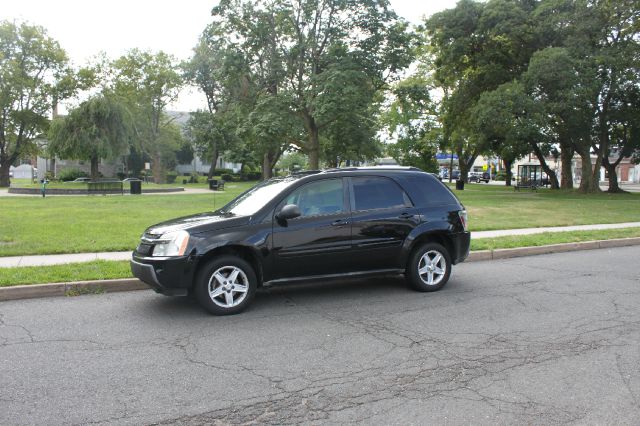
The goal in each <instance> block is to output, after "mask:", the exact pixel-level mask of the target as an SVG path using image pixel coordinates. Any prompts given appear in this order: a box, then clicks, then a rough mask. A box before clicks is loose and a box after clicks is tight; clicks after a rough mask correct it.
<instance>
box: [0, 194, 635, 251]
mask: <svg viewBox="0 0 640 426" xmlns="http://www.w3.org/2000/svg"><path fill="white" fill-rule="evenodd" d="M254 184H255V183H249V182H230V183H228V184H227V186H226V188H225V189H226V190H225V191H224V192H223V193H215V195H214V193H213V192H212V193H208V194H185V195H143V196H130V195H126V196H120V195H111V196H57V197H56V196H51V197H46V198H42V197H36V196H34V197H0V256H14V255H28V254H52V253H80V252H99V251H125V250H132V249H133V248H134V247H135V246H136V244H137V242H138V239H139V237H140V234H141V233H142V232H143V231H144V229H145V228H147V227H148V226H150V225H153V224H154V223H157V222H161V221H163V220H167V219H171V218H175V217H179V216H184V215H188V214H193V213H199V212H204V211H211V210H214V200H215V207H221V206H222V205H224V204H226V203H227V202H228V201H229V200H231V199H232V198H233V197H235V196H236V195H237V194H238V193H240V192H242V191H244V190H245V189H247V188H249V187H250V186H252V185H254ZM199 185H202V186H203V187H204V184H199ZM455 192H456V195H458V196H459V197H460V199H461V200H462V202H463V203H464V204H465V206H466V208H467V209H468V211H469V224H470V228H471V230H472V231H481V230H492V229H514V228H528V227H539V226H564V225H580V224H593V223H616V222H634V221H640V194H606V193H603V194H594V195H582V194H579V193H575V192H552V191H549V190H539V191H537V192H535V191H534V192H531V191H521V192H515V191H514V190H513V189H512V188H505V187H502V186H493V185H484V184H471V185H466V187H465V190H464V191H455ZM604 232H605V233H608V232H610V231H604ZM530 238H533V239H535V240H539V239H540V238H542V237H540V236H533V237H530ZM474 244H476V243H474Z"/></svg>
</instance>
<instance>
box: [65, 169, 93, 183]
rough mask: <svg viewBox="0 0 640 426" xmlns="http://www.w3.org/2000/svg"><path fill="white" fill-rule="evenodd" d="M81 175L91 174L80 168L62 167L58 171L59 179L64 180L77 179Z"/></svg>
mask: <svg viewBox="0 0 640 426" xmlns="http://www.w3.org/2000/svg"><path fill="white" fill-rule="evenodd" d="M79 177H89V175H88V174H87V173H85V172H83V171H82V170H79V169H62V170H60V171H59V172H58V179H60V180H61V181H63V182H68V181H71V180H75V179H78V178H79Z"/></svg>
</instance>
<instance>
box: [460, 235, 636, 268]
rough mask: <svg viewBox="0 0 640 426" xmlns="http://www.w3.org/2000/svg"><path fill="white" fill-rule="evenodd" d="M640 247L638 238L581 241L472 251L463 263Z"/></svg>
mask: <svg viewBox="0 0 640 426" xmlns="http://www.w3.org/2000/svg"><path fill="white" fill-rule="evenodd" d="M635 245H640V237H634V238H617V239H613V240H598V241H583V242H579V243H562V244H551V245H548V246H537V247H518V248H512V249H495V250H479V251H473V252H471V253H470V254H469V257H468V258H467V260H466V261H465V262H480V261H485V260H499V259H510V258H513V257H523V256H536V255H539V254H551V253H563V252H568V251H580V250H595V249H604V248H614V247H627V246H635Z"/></svg>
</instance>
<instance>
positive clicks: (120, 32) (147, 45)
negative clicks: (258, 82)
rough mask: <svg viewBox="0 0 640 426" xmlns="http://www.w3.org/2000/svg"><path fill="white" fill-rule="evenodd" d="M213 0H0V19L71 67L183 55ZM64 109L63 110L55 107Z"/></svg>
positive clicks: (427, 3) (402, 4)
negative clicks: (102, 56) (142, 54)
mask: <svg viewBox="0 0 640 426" xmlns="http://www.w3.org/2000/svg"><path fill="white" fill-rule="evenodd" d="M390 3H391V7H392V8H393V10H395V11H396V13H397V14H398V15H400V16H402V17H403V18H405V19H406V20H408V21H409V22H411V23H413V24H418V23H420V22H421V21H422V18H423V17H425V16H430V15H431V14H433V13H435V12H438V11H440V10H444V9H448V8H451V7H454V6H455V3H456V1H455V0H390ZM216 4H217V1H216V0H182V1H176V0H173V1H167V0H109V1H108V2H96V1H92V0H84V1H82V0H56V1H53V0H0V20H5V19H6V20H20V21H28V22H29V23H30V24H35V25H40V26H42V27H44V28H46V29H47V32H48V34H49V36H51V37H52V38H53V39H55V40H57V41H58V42H59V43H60V45H61V46H62V48H64V49H65V50H66V51H67V54H68V55H69V57H70V59H71V61H72V62H73V64H74V65H76V66H82V65H84V64H86V63H87V62H88V61H90V60H91V58H93V57H94V56H96V55H97V54H98V53H99V52H105V53H106V54H107V56H108V57H111V58H117V57H119V56H120V55H122V54H124V53H125V52H126V51H127V50H128V49H131V48H134V47H137V48H139V49H143V50H144V49H148V50H152V51H158V50H163V51H165V52H167V53H170V54H172V55H174V56H176V57H177V58H178V59H180V60H183V59H187V58H188V57H189V56H190V55H191V49H192V48H193V46H195V44H196V42H197V40H198V37H199V35H200V33H201V32H202V30H203V29H204V28H205V27H206V25H207V24H208V23H209V22H210V19H211V18H210V14H211V8H212V7H213V6H215V5H216ZM205 107H206V102H205V98H204V95H203V94H202V93H199V92H198V90H196V89H194V88H187V89H185V90H183V91H182V93H181V94H180V96H179V98H178V100H177V101H176V102H175V103H174V104H173V105H170V108H171V109H174V110H180V111H193V110H196V109H198V108H205ZM61 112H63V113H64V110H63V111H61Z"/></svg>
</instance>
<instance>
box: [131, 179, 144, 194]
mask: <svg viewBox="0 0 640 426" xmlns="http://www.w3.org/2000/svg"><path fill="white" fill-rule="evenodd" d="M129 184H130V185H131V193H132V194H138V195H139V194H142V181H141V180H132V181H130V182H129Z"/></svg>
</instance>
